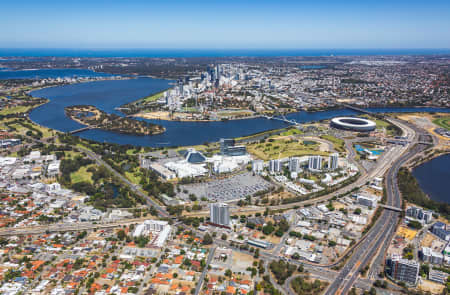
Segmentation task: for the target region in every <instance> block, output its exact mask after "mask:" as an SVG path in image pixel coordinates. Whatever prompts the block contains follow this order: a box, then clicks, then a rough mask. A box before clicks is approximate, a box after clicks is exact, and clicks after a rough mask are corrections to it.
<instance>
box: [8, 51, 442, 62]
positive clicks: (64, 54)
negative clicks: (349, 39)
mask: <svg viewBox="0 0 450 295" xmlns="http://www.w3.org/2000/svg"><path fill="white" fill-rule="evenodd" d="M437 54H439V55H441V54H450V49H67V48H65V49H57V48H40V49H32V48H0V57H24V56H29V57H44V56H58V57H233V56H235V57H237V56H247V57H264V56H267V57H276V56H369V55H437ZM0 62H2V60H1V59H0Z"/></svg>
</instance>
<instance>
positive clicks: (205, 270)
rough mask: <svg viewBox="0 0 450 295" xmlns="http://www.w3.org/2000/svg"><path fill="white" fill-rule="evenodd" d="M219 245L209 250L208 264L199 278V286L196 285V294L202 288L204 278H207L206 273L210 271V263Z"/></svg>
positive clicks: (195, 294)
mask: <svg viewBox="0 0 450 295" xmlns="http://www.w3.org/2000/svg"><path fill="white" fill-rule="evenodd" d="M216 248H217V247H215V246H214V247H213V248H211V249H210V251H209V255H208V259H207V260H206V265H205V267H204V268H203V271H202V274H201V275H200V278H199V279H198V282H197V286H196V287H195V293H194V295H198V294H199V293H200V291H201V289H202V285H203V280H204V279H205V276H206V274H207V273H208V265H209V264H210V263H211V260H212V259H213V257H214V252H216Z"/></svg>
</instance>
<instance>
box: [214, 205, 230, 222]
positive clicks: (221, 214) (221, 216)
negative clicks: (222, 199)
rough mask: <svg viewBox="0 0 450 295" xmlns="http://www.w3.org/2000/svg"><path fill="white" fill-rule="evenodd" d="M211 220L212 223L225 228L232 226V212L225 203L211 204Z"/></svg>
mask: <svg viewBox="0 0 450 295" xmlns="http://www.w3.org/2000/svg"><path fill="white" fill-rule="evenodd" d="M209 210H210V212H209V219H210V221H211V223H214V224H217V225H223V226H229V224H230V212H229V210H228V205H227V204H225V203H211V204H210V205H209Z"/></svg>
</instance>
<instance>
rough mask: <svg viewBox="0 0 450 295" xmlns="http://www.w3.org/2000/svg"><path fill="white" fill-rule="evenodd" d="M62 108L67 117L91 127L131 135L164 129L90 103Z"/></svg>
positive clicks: (152, 132) (150, 133) (155, 132)
mask: <svg viewBox="0 0 450 295" xmlns="http://www.w3.org/2000/svg"><path fill="white" fill-rule="evenodd" d="M64 110H65V113H66V115H67V116H68V117H69V118H71V119H72V120H74V121H76V122H78V123H80V124H83V125H86V126H88V127H91V128H98V129H103V130H108V131H113V132H118V133H122V134H131V135H155V134H160V133H163V132H164V131H165V129H164V127H162V126H160V125H156V124H152V123H149V122H145V121H138V120H134V119H131V118H128V117H121V116H118V115H115V114H108V113H105V112H103V111H101V110H99V109H97V108H96V107H95V106H92V105H75V106H69V107H66V108H65V109H64Z"/></svg>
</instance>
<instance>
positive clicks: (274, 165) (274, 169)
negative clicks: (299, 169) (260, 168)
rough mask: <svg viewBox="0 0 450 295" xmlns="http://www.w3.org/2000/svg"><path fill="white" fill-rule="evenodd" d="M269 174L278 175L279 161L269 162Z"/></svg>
mask: <svg viewBox="0 0 450 295" xmlns="http://www.w3.org/2000/svg"><path fill="white" fill-rule="evenodd" d="M269 172H270V173H280V172H281V161H280V160H270V161H269Z"/></svg>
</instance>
